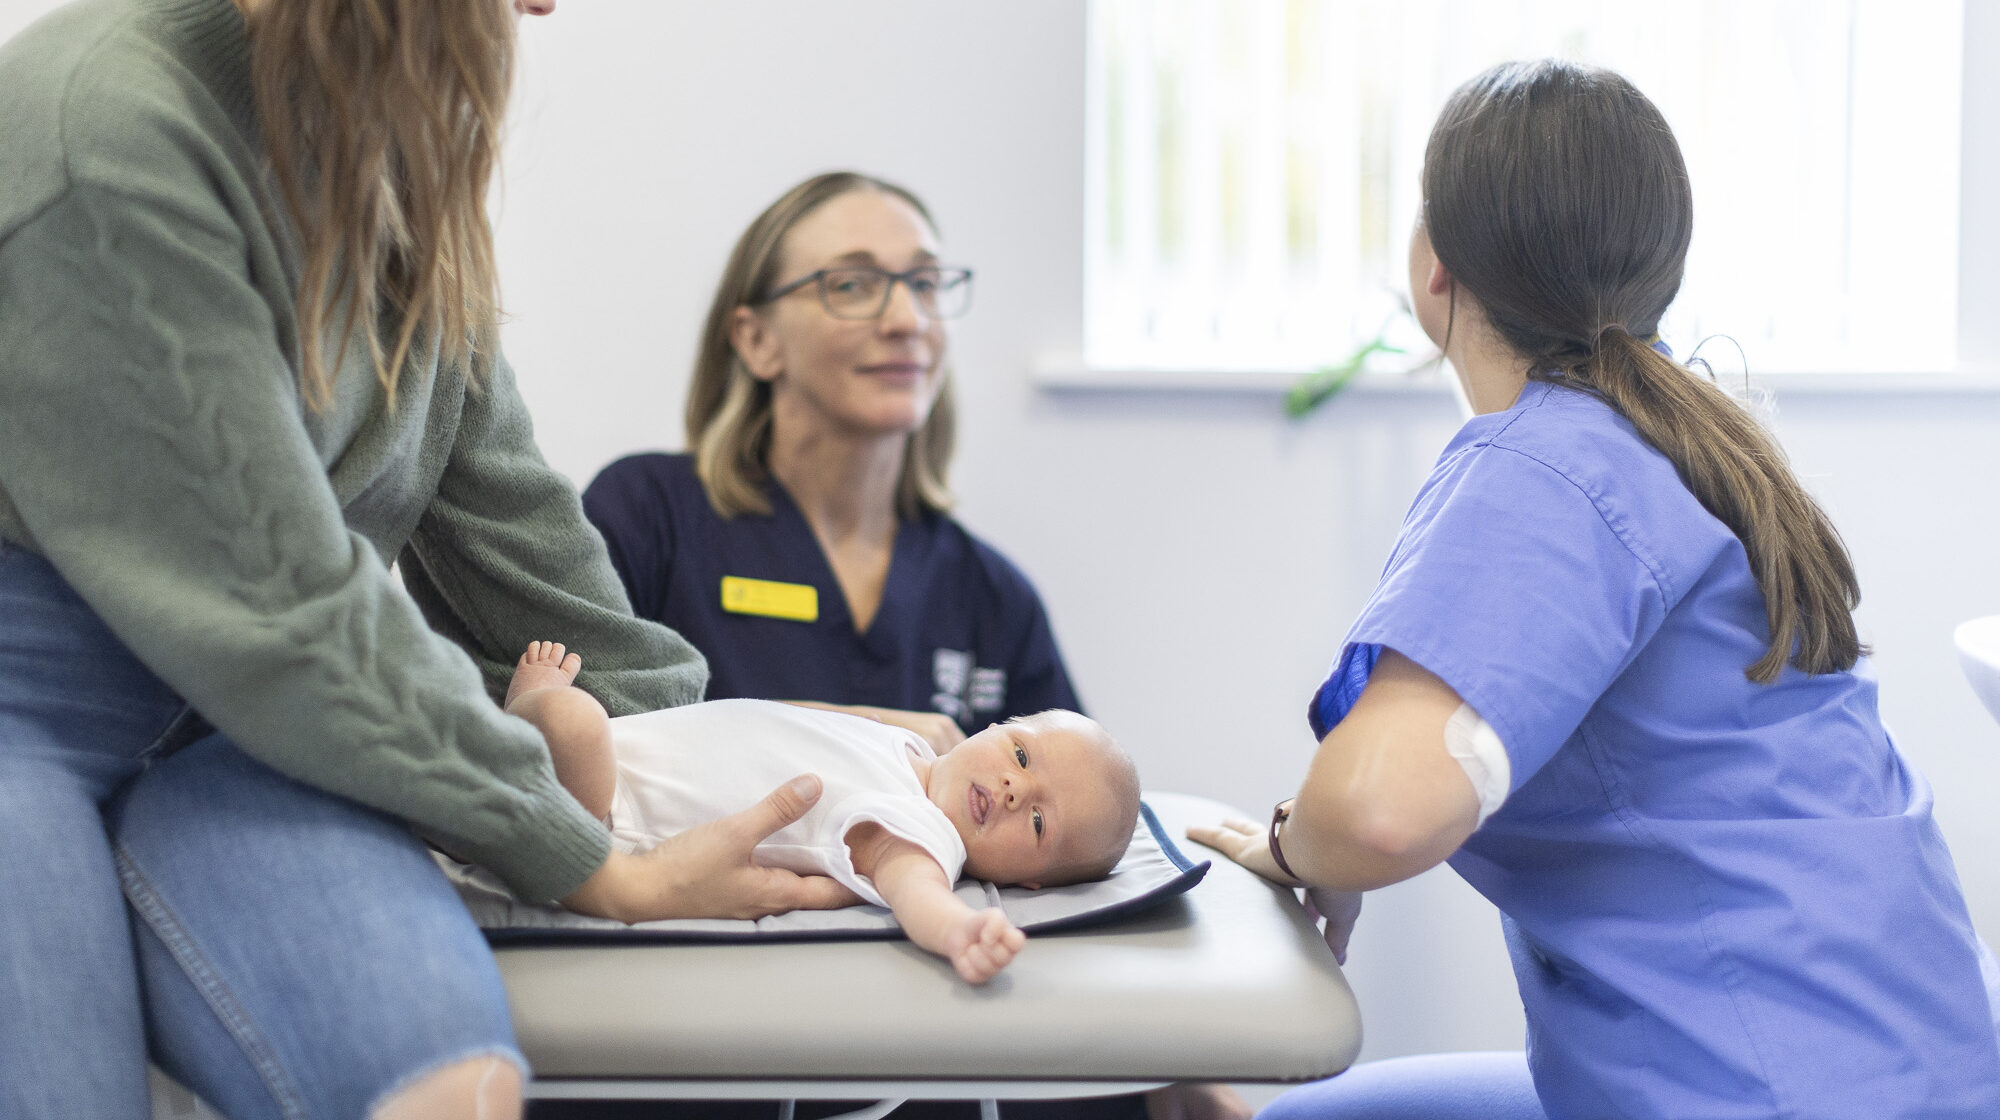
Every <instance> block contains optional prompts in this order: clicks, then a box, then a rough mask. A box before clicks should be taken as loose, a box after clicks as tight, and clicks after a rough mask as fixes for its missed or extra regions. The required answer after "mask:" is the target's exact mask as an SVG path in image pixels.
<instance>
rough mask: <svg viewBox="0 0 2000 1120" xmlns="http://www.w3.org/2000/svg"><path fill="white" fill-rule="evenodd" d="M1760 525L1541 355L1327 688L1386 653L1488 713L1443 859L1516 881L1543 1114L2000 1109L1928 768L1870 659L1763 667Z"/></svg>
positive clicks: (1498, 897)
mask: <svg viewBox="0 0 2000 1120" xmlns="http://www.w3.org/2000/svg"><path fill="white" fill-rule="evenodd" d="M1768 641H1769V629H1768V627H1767V625H1766V622H1765V617H1764V600H1763V596H1762V595H1761V593H1760V592H1759V591H1758V588H1757V584H1756V582H1755V580H1754V578H1753V577H1752V575H1751V573H1750V569H1749V566H1748V563H1747V561H1746V558H1745V554H1744V551H1743V546H1742V544H1741V543H1740V542H1739V541H1738V540H1737V539H1736V537H1735V536H1734V535H1733V534H1732V533H1731V532H1730V531H1729V529H1728V528H1727V527H1726V526H1724V525H1723V524H1722V523H1721V522H1720V521H1718V520H1717V519H1716V518H1715V517H1713V516H1712V515H1710V514H1709V513H1708V511H1707V510H1705V509H1704V508H1703V507H1702V506H1701V504H1700V503H1699V502H1698V501H1697V500H1696V499H1695V497H1694V496H1693V494H1692V493H1690V492H1689V491H1688V489H1687V488H1686V487H1685V486H1684V485H1683V484H1682V482H1681V480H1680V478H1679V477H1678V475H1677V474H1676V473H1675V470H1674V467H1673V465H1672V464H1671V463H1670V462H1669V461H1668V460H1667V459H1666V458H1665V457H1664V456H1663V455H1661V454H1660V453H1659V452H1658V451H1656V450H1654V449H1653V448H1652V447H1651V446H1650V445H1649V444H1647V443H1646V442H1645V441H1644V440H1642V439H1641V438H1640V437H1639V436H1638V434H1637V433H1636V432H1635V431H1633V429H1632V427H1631V425H1630V424H1629V423H1627V422H1626V421H1625V420H1624V419H1623V418H1622V417H1620V416H1619V415H1617V413H1616V412H1614V411H1613V410H1612V409H1611V408H1609V407H1608V406H1606V405H1605V404H1604V403H1603V402H1601V401H1600V400H1598V399H1597V398H1595V397H1593V396H1591V395H1589V394H1586V393H1584V392H1581V391H1578V390H1574V389H1569V388H1564V387H1560V386H1557V385H1554V384H1551V383H1547V382H1541V381H1531V382H1529V384H1528V386H1527V388H1526V389H1525V390H1524V391H1523V392H1522V394H1521V397H1520V399H1519V400H1518V401H1517V402H1516V403H1515V405H1514V407H1513V408H1511V409H1509V410H1508V411H1506V412H1502V413H1495V414H1490V415H1486V416H1480V417H1475V418H1474V419H1473V420H1472V421H1471V422H1469V423H1468V424H1467V425H1466V426H1465V428H1464V429H1463V430H1461V431H1460V432H1459V434H1458V435H1457V437H1456V438H1455V439H1453V441H1452V442H1451V444H1450V446H1448V447H1447V448H1446V449H1445V451H1444V454H1443V455H1442V456H1441V457H1440V459H1439V460H1438V463H1437V466H1436V468H1435V469H1434V470H1433V471H1432V473H1431V477H1430V479H1429V480H1428V481H1427V482H1426V483H1425V485H1424V487H1423V489H1422V491H1421V492H1420V493H1419V494H1418V496H1417V499H1416V503H1415V504H1414V505H1413V506H1412V507H1411V509H1410V512H1409V515H1408V516H1407V518H1406V519H1405V520H1404V523H1403V530H1402V535H1401V537H1400V538H1399V540H1398V541H1397V544H1396V547H1395V551H1394V553H1393V554H1392V556H1391V557H1390V560H1389V564H1388V567H1387V570H1386V571H1385V572H1384V573H1383V576H1382V580H1381V583H1380V584H1379V585H1378V586H1377V588H1376V590H1375V592H1374V595H1373V597H1372V598H1371V599H1370V600H1369V602H1368V604H1367V606H1366V607H1365V608H1364V609H1363V611H1362V614H1361V617H1360V620H1359V621H1358V622H1356V623H1355V625H1354V629H1353V631H1352V632H1351V633H1350V634H1349V635H1348V639H1347V644H1346V647H1345V649H1344V650H1343V652H1342V654H1341V657H1340V660H1339V661H1338V662H1337V664H1336V665H1335V668H1334V671H1333V674H1332V676H1331V677H1330V678H1329V679H1328V680H1327V682H1326V684H1325V685H1323V686H1322V687H1321V689H1320V691H1319V693H1318V695H1317V696H1316V697H1315V699H1314V702H1313V705H1312V711H1311V718H1312V724H1313V728H1314V730H1315V732H1316V733H1317V734H1319V735H1321V736H1324V735H1325V733H1326V732H1327V730H1328V729H1329V728H1331V727H1332V726H1333V725H1334V724H1335V723H1337V722H1339V721H1340V719H1341V718H1343V717H1344V716H1345V715H1346V713H1347V712H1348V711H1349V710H1350V708H1351V707H1352V705H1353V703H1354V700H1355V698H1356V697H1357V696H1358V695H1359V694H1360V691H1361V688H1362V686H1363V685H1364V684H1365V683H1366V681H1367V676H1368V673H1369V671H1370V670H1371V669H1372V668H1373V666H1374V663H1375V659H1376V657H1377V655H1378V654H1379V651H1380V650H1381V649H1382V648H1384V647H1387V648H1390V649H1394V650H1397V651H1398V652H1400V653H1402V654H1403V655H1404V656H1406V657H1409V658H1410V659H1411V660H1413V661H1415V662H1417V663H1418V664H1420V665H1422V666H1424V667H1425V668H1426V669H1428V670H1430V671H1431V672H1432V673H1435V674H1436V675H1437V676H1439V677H1440V678H1442V679H1443V680H1444V681H1445V682H1446V683H1447V684H1449V685H1450V686H1451V687H1452V688H1453V689H1454V690H1456V691H1457V692H1458V694H1459V696H1460V697H1462V698H1463V699H1464V700H1466V701H1467V702H1468V703H1470V704H1471V705H1472V706H1473V708H1475V709H1476V710H1477V711H1478V712H1479V713H1480V714H1481V715H1482V716H1484V717H1485V718H1486V719H1487V721H1488V722H1489V723H1491V724H1492V726H1493V727H1494V729H1495V730H1496V731H1497V732H1498V733H1499V736H1500V739H1501V742H1502V743H1503V744H1504V745H1505V746H1506V749H1507V754H1508V758H1509V760H1510V762H1511V764H1512V768H1513V775H1512V776H1513V790H1512V792H1511V793H1510V795H1509V796H1508V798H1507V801H1506V802H1505V804H1504V805H1502V806H1501V808H1500V809H1499V810H1498V811H1497V812H1495V813H1494V814H1493V816H1492V817H1490V818H1489V819H1488V820H1487V821H1486V823H1485V824H1484V825H1482V826H1481V827H1480V828H1479V829H1478V831H1476V832H1474V833H1473V834H1472V837H1471V838H1470V839H1469V840H1467V841H1466V843H1465V845H1464V846H1463V847H1462V848H1460V849H1459V851H1458V852H1457V854H1455V855H1454V856H1452V858H1451V860H1450V863H1451V865H1452V867H1453V868H1455V869H1456V870H1457V871H1458V872H1459V874H1461V875H1462V876H1464V877H1465V879H1466V880H1467V881H1468V882H1470V883H1471V884H1472V885H1473V886H1474V887H1475V888H1476V889H1478V890H1479V892H1480V893H1481V894H1483V895H1485V896H1486V897H1487V898H1488V899H1490V900H1492V902H1493V903H1494V904H1495V905H1496V906H1498V907H1499V908H1500V910H1501V912H1502V914H1503V924H1504V925H1505V927H1506V931H1507V935H1508V944H1509V948H1510V950H1511V951H1512V955H1513V961H1514V972H1515V976H1516V979H1517V980H1518V981H1519V984H1520V989H1521V998H1522V1002H1523V1004H1524V1006H1525V1008H1526V1011H1527V1018H1528V1050H1529V1063H1530V1066H1531V1068H1532V1069H1533V1072H1534V1076H1535V1085H1536V1090H1537V1092H1538V1093H1539V1094H1540V1095H1541V1097H1542V1100H1543V1103H1544V1107H1545V1108H1546V1109H1547V1110H1548V1112H1549V1115H1550V1116H1551V1117H1552V1118H1557V1120H1561V1118H1567V1117H1592V1118H1595V1117H1609V1116H1617V1117H1662V1118H1666V1117H1675V1118H1686V1117H1773V1116H1786V1117H1792V1116H1796V1117H1813V1118H1816V1120H1829V1118H1835V1117H1855V1118H1857V1120H1860V1118H1868V1120H1882V1118H1885V1117H1917V1116H1923V1117H1975V1116H1977V1117H2000V1043H1996V1040H1995V1033H1994V1024H1993V1018H1992V1015H1991V1013H1990V1009H1989V1007H1988V1003H1987V995H1986V993H1985V991H1984V989H1983V986H1982V983H1981V979H1980V971H1979V965H1978V958H1977V956H1976V953H1977V950H1976V948H1975V945H1976V941H1975V937H1974V934H1973V930H1972V925H1971V922H1970V919H1969V918H1968V916H1967V913H1966V908H1965V903H1964V900H1963V897H1962V895H1961V892H1960V889H1959V883H1958V877H1957V873H1956V871H1955V870H1954V868H1953V866H1952V862H1951V856H1950V853H1949V852H1947V851H1946V849H1945V843H1944V839H1943V837H1942V836H1941V835H1940V834H1939V832H1938V829H1937V826H1936V825H1935V824H1934V823H1933V821H1932V819H1931V792H1930V787H1929V786H1928V785H1927V784H1926V783H1925V781H1924V779H1923V777H1922V776H1921V775H1920V774H1918V773H1917V772H1916V771H1915V770H1914V769H1912V768H1911V767H1910V766H1909V765H1908V764H1907V763H1906V762H1905V760H1904V759H1903V757H1902V755H1901V754H1900V753H1899V752H1898V751H1897V750H1896V748H1895V746H1894V744H1893V743H1892V742H1891V741H1890V738H1889V735H1888V733H1887V732H1886V731H1885V730H1884V729H1883V727H1882V723H1881V720H1880V718H1879V717H1878V716H1877V713H1876V685H1875V679H1874V676H1873V674H1872V672H1871V671H1870V669H1869V666H1868V664H1867V663H1866V661H1865V660H1864V661H1863V662H1862V663H1861V664H1859V665H1857V666H1856V667H1855V668H1854V670H1853V671H1851V672H1844V673H1829V674H1824V675H1820V676H1810V675H1807V674H1805V673H1801V672H1800V671H1798V670H1797V669H1795V668H1791V667H1789V666H1788V667H1787V668H1786V669H1785V671H1784V673H1783V674H1782V675H1781V676H1780V677H1779V679H1778V680H1777V681H1776V682H1775V683H1773V684H1770V685H1757V684H1753V683H1751V682H1750V681H1749V680H1748V679H1746V678H1745V677H1744V675H1743V674H1744V670H1745V669H1746V668H1747V667H1748V666H1749V665H1750V664H1751V663H1752V662H1754V661H1755V660H1757V658H1758V657H1760V656H1761V655H1762V654H1763V652H1764V650H1765V648H1766V645H1767V643H1768Z"/></svg>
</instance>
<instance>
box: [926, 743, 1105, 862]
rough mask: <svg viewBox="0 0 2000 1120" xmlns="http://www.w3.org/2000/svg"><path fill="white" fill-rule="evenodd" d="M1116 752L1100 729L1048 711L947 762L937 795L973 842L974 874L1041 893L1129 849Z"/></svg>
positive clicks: (936, 775) (939, 767)
mask: <svg viewBox="0 0 2000 1120" xmlns="http://www.w3.org/2000/svg"><path fill="white" fill-rule="evenodd" d="M1112 750H1113V748H1112V747H1110V745H1109V739H1108V737H1107V736H1106V735H1105V733H1104V730H1103V729H1102V728H1100V727H1099V726H1098V725H1097V724H1096V722H1094V721H1092V720H1090V719H1088V718H1086V717H1084V716H1080V715H1077V714H1076V713H1074V712H1047V713H1044V714H1042V715H1039V716H1034V717H1031V718H1029V719H1026V720H1022V721H1018V722H1014V723H1001V724H995V725H994V726H992V727H989V728H987V729H986V730H984V731H981V732H980V733H979V734H977V735H974V736H972V737H971V738H969V739H967V740H965V741H964V742H963V743H960V744H959V745H957V746H956V747H953V748H952V749H951V750H950V751H948V752H946V753H945V754H943V755H940V756H939V757H938V760H937V761H936V762H934V763H932V764H931V773H930V784H929V789H928V792H929V794H930V799H931V802H932V803H933V804H935V805H936V806H937V807H938V808H940V809H943V810H944V814H945V816H947V817H949V818H951V823H952V825H953V826H954V827H956V828H957V829H958V834H959V836H960V837H961V838H963V839H964V841H965V870H966V873H967V874H969V875H973V876H976V877H978V878H981V879H986V880H988V881H990V882H994V883H1001V884H1020V885H1021V886H1025V887H1038V886H1040V885H1041V884H1042V882H1043V881H1044V880H1045V879H1047V878H1049V877H1050V874H1051V872H1056V873H1060V871H1061V870H1062V869H1063V868H1067V867H1072V866H1075V865H1077V864H1079V863H1081V862H1083V861H1084V859H1085V858H1086V856H1087V854H1088V853H1092V852H1098V851H1103V850H1104V849H1105V848H1106V847H1109V846H1115V843H1116V841H1119V840H1123V839H1124V837H1125V835H1126V834H1127V833H1129V832H1130V830H1131V823H1130V822H1129V821H1125V820H1122V819H1121V818H1122V816H1123V814H1122V813H1121V812H1120V808H1119V807H1120V804H1121V802H1120V798H1119V797H1118V794H1117V792H1116V791H1117V790H1118V789H1119V788H1120V783H1119V782H1118V781H1115V780H1113V777H1112V775H1113V774H1114V773H1115V772H1116V767H1117V765H1118V763H1117V762H1116V761H1115V760H1114V757H1113V755H1112V754H1111V751H1112ZM1113 831H1115V832H1117V833H1118V835H1117V836H1116V837H1112V836H1108V835H1107V833H1109V832H1113Z"/></svg>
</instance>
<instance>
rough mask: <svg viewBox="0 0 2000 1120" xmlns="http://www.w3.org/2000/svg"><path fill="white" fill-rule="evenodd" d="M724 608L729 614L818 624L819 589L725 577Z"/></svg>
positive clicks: (804, 585) (761, 580)
mask: <svg viewBox="0 0 2000 1120" xmlns="http://www.w3.org/2000/svg"><path fill="white" fill-rule="evenodd" d="M722 609H723V610H725V611H728V612H729V613H730V614H755V615H762V616H763V617H765V618H787V619H790V620H792V621H793V622H817V621H819V588H817V587H814V586H812V585H811V584H807V583H779V582H777V581H776V580H769V579H744V578H743V577H742V576H723V577H722Z"/></svg>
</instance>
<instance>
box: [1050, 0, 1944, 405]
mask: <svg viewBox="0 0 2000 1120" xmlns="http://www.w3.org/2000/svg"><path fill="white" fill-rule="evenodd" d="M1962 29H1963V8H1962V4H1961V0H1693V2H1680V3H1632V2H1630V0H1402V2H1399V3H1393V4H1392V3H1385V2H1380V0H1375V2H1370V0H1092V4H1091V9H1090V56H1089V63H1088V66H1089V73H1088V80H1087V91H1088V93H1087V99H1088V106H1087V113H1088V119H1087V123H1086V137H1087V144H1088V146H1089V152H1088V156H1087V164H1086V166H1087V176H1088V180H1087V183H1086V193H1085V198H1086V206H1087V207H1088V215H1087V221H1086V237H1087V245H1086V256H1085V268H1086V273H1087V280H1086V293H1087V294H1086V298H1087V308H1086V325H1085V351H1086V354H1085V356H1086V360H1087V361H1088V362H1089V363H1090V364H1091V365H1094V366H1104V367H1119V368H1154V369H1290V368H1309V367H1312V366H1317V365H1320V364H1324V363H1328V362H1331V361H1335V360H1338V359H1340V358H1342V357H1344V356H1345V355H1346V354H1347V353H1349V352H1350V351H1352V350H1353V349H1354V348H1355V347H1356V346H1357V345H1359V344H1360V343H1361V342H1363V341H1366V340H1367V339H1369V338H1372V337H1374V336H1375V335H1376V334H1377V333H1378V332H1379V331H1381V330H1382V329H1383V327H1384V325H1385V324H1393V323H1395V322H1396V320H1397V317H1398V307H1399V305H1400V296H1401V293H1402V292H1403V290H1404V287H1405V283H1406V278H1405V260H1406V257H1405V250H1406V246H1407V237H1408V232H1409V229H1410V225H1411V222H1412V220H1413V219H1414V216H1415V208H1416V204H1417V195H1418V190H1417V175H1418V171H1419V168H1420V165H1421V161H1422V156H1423V145H1424V142H1425V140H1426V138H1427V137H1428V135H1429V131H1430V125H1431V122H1432V120H1433V119H1434V118H1435V116H1436V114H1437V111H1438V109H1439V108H1440V107H1441V106H1442V104H1443V102H1444V100H1445V98H1446V97H1447V96H1448V95H1449V93H1450V92H1451V90H1452V89H1453V88H1455V87H1456V86H1457V85H1458V84H1459V83H1460V82H1462V81H1464V80H1465V79H1467V78H1469V77H1471V76H1472V75H1474V74H1476V73H1478V72H1479V71H1480V70H1483V69H1485V68H1486V67H1487V66H1490V65H1492V64H1493V63H1496V62H1500V61H1505V60H1507V59H1512V58H1533V57H1543V56H1556V57H1563V58H1570V59H1576V60H1579V61H1584V62H1589V63H1593V64H1597V65H1602V66H1609V67H1611V68H1613V69H1616V70H1618V71H1620V72H1621V73H1623V74H1625V75H1626V76H1627V77H1628V78H1630V79H1631V80H1632V81H1633V82H1634V83H1636V84H1637V85H1638V86H1639V88H1640V89H1641V90H1643V91H1644V92H1645V93H1646V94H1647V96H1649V97H1650V98H1652V99H1653V101H1654V102H1655V103H1656V104H1658V105H1659V106H1660V109H1661V111H1662V112H1663V113H1665V115H1666V117H1667V119H1668V121H1669V123H1670V124H1671V125H1672V126H1673V128H1674V130H1675V134H1676V135H1677V137H1678V138H1679V140H1680V143H1681V147H1682V150H1683V152H1684V153H1685V155H1686V158H1687V161H1688V168H1689V173H1690V175H1691V176H1692V177H1693V181H1694V192H1695V241H1694V245H1693V248H1692V251H1691V253H1690V258H1689V266H1688V277H1687V282H1686V284H1685V285H1684V286H1683V289H1682V295H1681V298H1680V300H1679V301H1678V302H1677V303H1676V305H1675V308H1674V310H1673V312H1672V313H1670V315H1669V317H1668V321H1667V324H1666V327H1665V330H1666V333H1667V335H1668V338H1669V340H1670V341H1673V342H1676V343H1677V344H1679V345H1682V346H1685V345H1687V344H1689V343H1692V342H1693V341H1695V340H1696V339H1699V338H1701V337H1704V336H1707V335H1710V334H1727V335H1729V336H1731V337H1732V338H1734V339H1736V340H1737V341H1738V342H1739V343H1741V344H1742V346H1743V348H1744V351H1745V352H1746V354H1747V355H1748V359H1749V362H1750V364H1751V366H1752V367H1753V368H1754V369H1756V370H1758V371H1760V372H1771V371H1779V370H1794V369H1796V370H1814V371H1820V372H1842V371H1849V370H1858V371H1873V372H1881V371H1892V370H1906V369H1914V370H1931V371H1936V370H1943V369H1949V368H1952V367H1953V366H1954V364H1955V362H1956V358H1957V355H1956V353H1955V339H1956V337H1957V311H1958V309H1957V304H1958V299H1957V291H1956V277H1957V271H1958V270H1957V247H1958V217H1959V198H1958V183H1959V174H1958V146H1959V126H1960V113H1961V108H1960V99H1961V86H1960V67H1961V59H1962V53H1963V48H1962V45H1961V34H1962Z"/></svg>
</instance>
